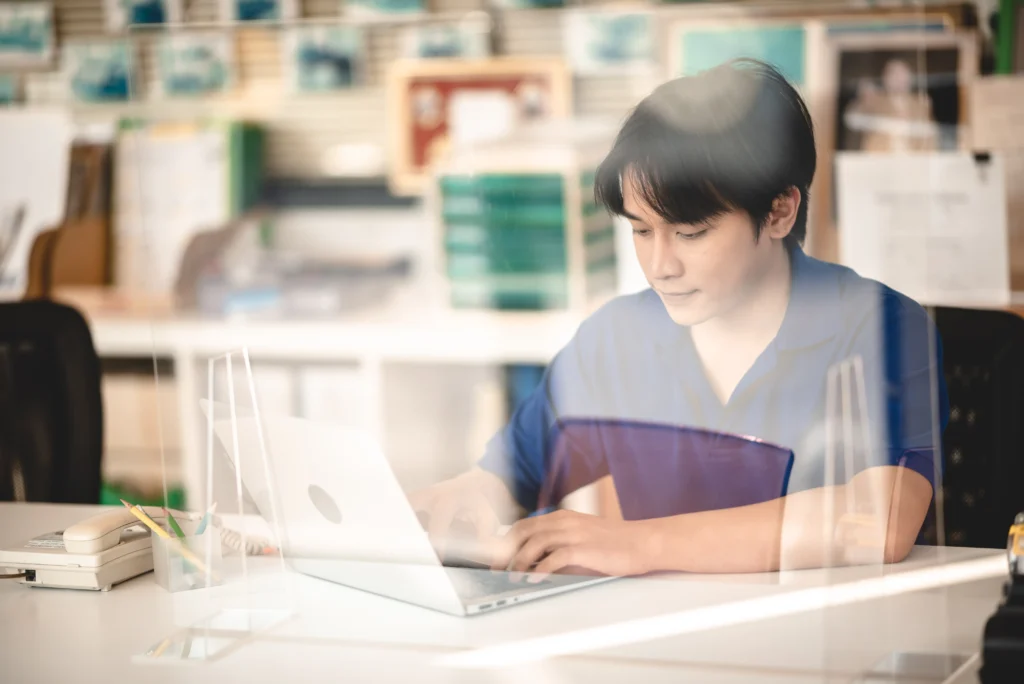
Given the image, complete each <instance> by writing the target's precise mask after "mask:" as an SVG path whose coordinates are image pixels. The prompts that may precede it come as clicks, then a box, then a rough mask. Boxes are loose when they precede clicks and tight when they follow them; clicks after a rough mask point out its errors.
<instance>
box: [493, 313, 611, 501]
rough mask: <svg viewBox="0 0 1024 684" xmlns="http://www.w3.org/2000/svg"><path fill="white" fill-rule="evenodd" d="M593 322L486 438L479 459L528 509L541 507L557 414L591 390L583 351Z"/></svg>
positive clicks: (567, 347) (559, 354)
mask: <svg viewBox="0 0 1024 684" xmlns="http://www.w3.org/2000/svg"><path fill="white" fill-rule="evenodd" d="M588 333H589V326H588V325H587V323H584V324H583V325H582V326H581V327H580V329H579V331H578V332H577V333H576V336H575V337H574V338H573V339H572V341H571V342H570V343H569V344H568V345H567V346H566V347H565V348H563V349H562V350H561V351H560V352H559V353H558V355H557V356H555V358H554V360H553V361H552V362H551V364H550V365H549V366H548V368H547V369H546V370H545V372H544V376H543V378H542V379H541V382H540V384H539V385H538V386H537V388H536V389H535V390H534V391H533V392H532V393H531V394H530V396H529V397H528V398H527V399H526V400H525V401H523V402H522V403H521V404H520V405H519V406H518V407H517V408H516V409H515V412H514V413H513V414H512V417H511V419H510V420H509V422H508V423H507V424H506V425H505V427H504V428H503V429H502V430H500V431H499V432H498V433H497V434H496V435H494V436H493V437H492V438H491V440H490V441H489V442H488V444H487V446H486V448H485V450H484V456H483V457H482V458H481V459H480V461H479V462H478V463H477V465H478V466H480V467H481V468H482V469H484V470H486V471H488V472H491V473H494V474H495V475H497V476H498V477H499V478H501V479H502V481H503V482H504V483H505V485H506V486H507V487H508V489H509V491H510V492H512V495H513V496H514V497H515V499H516V501H517V502H518V503H519V505H520V506H522V507H523V508H524V509H525V510H526V511H527V512H533V511H536V509H537V504H538V500H539V499H540V495H541V490H542V488H543V487H544V484H545V480H546V478H547V475H548V473H549V472H550V470H551V452H552V448H553V441H554V438H555V436H556V435H557V428H558V425H559V420H560V418H561V417H563V413H564V410H565V409H566V407H567V406H569V405H572V404H575V405H577V406H578V405H579V399H580V398H583V397H586V396H587V395H588V392H589V380H588V373H587V372H586V368H587V367H588V365H589V364H588V361H587V359H588V358H589V357H590V356H592V353H593V352H591V353H589V354H588V353H586V352H584V349H585V348H586V338H587V336H588Z"/></svg>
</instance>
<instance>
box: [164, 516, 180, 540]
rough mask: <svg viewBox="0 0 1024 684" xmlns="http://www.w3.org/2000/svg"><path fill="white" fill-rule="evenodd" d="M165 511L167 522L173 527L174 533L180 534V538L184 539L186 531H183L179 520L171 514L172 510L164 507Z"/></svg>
mask: <svg viewBox="0 0 1024 684" xmlns="http://www.w3.org/2000/svg"><path fill="white" fill-rule="evenodd" d="M164 513H166V514H167V522H168V524H169V525H170V526H171V529H172V530H174V534H176V535H177V536H178V539H184V538H185V533H184V532H182V531H181V526H180V525H179V524H178V521H177V520H175V519H174V516H173V515H171V512H170V511H169V510H167V509H166V508H164Z"/></svg>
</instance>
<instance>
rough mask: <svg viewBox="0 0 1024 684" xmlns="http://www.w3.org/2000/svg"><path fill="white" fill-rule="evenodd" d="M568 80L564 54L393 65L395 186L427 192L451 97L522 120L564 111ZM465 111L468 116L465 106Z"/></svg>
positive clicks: (442, 146) (444, 139)
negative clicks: (562, 58)
mask: <svg viewBox="0 0 1024 684" xmlns="http://www.w3.org/2000/svg"><path fill="white" fill-rule="evenodd" d="M571 84H572V79H571V75H570V73H569V70H568V69H567V68H566V66H565V63H564V62H563V61H562V60H560V59H551V58H540V57H538V58H510V57H508V58H506V57H503V58H492V59H488V60H479V61H463V60H441V59H435V60H416V61H409V60H406V61H400V62H396V63H394V64H392V66H391V69H390V71H389V73H388V108H387V112H388V116H389V117H390V118H389V133H390V136H389V137H390V140H391V141H392V145H391V160H390V174H389V179H390V185H391V189H392V192H395V193H396V194H402V195H412V194H417V193H419V192H422V190H423V187H424V185H425V183H426V180H427V174H428V172H429V167H430V164H431V162H432V161H433V159H435V158H437V157H438V156H439V155H440V154H443V153H444V151H445V150H446V149H447V147H448V145H449V144H450V135H451V133H452V131H450V130H449V124H450V123H451V121H452V112H453V102H455V101H460V100H461V101H462V102H467V101H470V100H475V101H476V104H478V105H479V107H480V109H481V111H486V112H487V116H486V117H485V118H491V117H496V116H504V115H506V114H508V113H509V111H512V112H514V117H515V119H516V120H517V121H530V120H536V119H543V118H548V117H552V118H557V117H564V116H567V115H568V114H569V111H570V107H571V102H572V99H571V91H572V86H571ZM499 100H500V101H499ZM460 111H461V112H462V114H460V116H464V115H465V109H460Z"/></svg>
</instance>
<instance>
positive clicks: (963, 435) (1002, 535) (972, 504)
mask: <svg viewBox="0 0 1024 684" xmlns="http://www.w3.org/2000/svg"><path fill="white" fill-rule="evenodd" d="M930 313H931V315H932V317H933V319H934V320H935V324H936V326H937V328H938V330H939V334H940V335H941V337H942V347H943V359H942V362H943V363H942V370H943V373H944V374H945V378H946V386H947V390H948V392H949V407H950V415H949V424H948V425H947V427H946V430H945V432H944V433H943V436H942V456H943V463H942V493H943V502H944V521H943V523H944V532H945V543H946V544H947V545H949V546H971V547H979V548H990V549H998V548H1003V546H1004V545H1005V544H1006V530H1007V529H1009V527H1010V525H1011V524H1012V523H1013V517H1014V516H1015V515H1016V514H1017V512H1018V511H1022V510H1024V485H1022V483H1024V457H1022V456H1021V452H1020V449H1021V446H1022V445H1024V420H1022V416H1024V319H1022V318H1021V317H1020V316H1018V315H1016V314H1013V313H1010V312H1007V311H1000V310H979V309H956V308H949V307H936V308H933V309H931V310H930ZM923 537H924V540H925V542H926V543H929V544H936V543H938V541H939V535H938V529H937V526H936V518H935V516H934V511H932V512H930V513H929V516H928V519H927V522H926V525H925V529H924V530H923ZM1020 681H1022V682H1024V676H1022V678H1021V680H1020Z"/></svg>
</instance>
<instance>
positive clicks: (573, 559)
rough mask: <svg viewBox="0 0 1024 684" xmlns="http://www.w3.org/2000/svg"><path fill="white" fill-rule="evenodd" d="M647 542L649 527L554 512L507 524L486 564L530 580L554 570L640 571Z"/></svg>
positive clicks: (645, 564)
mask: <svg viewBox="0 0 1024 684" xmlns="http://www.w3.org/2000/svg"><path fill="white" fill-rule="evenodd" d="M652 543H653V537H652V535H651V532H650V528H649V526H647V525H645V523H644V522H639V521H638V522H630V521H623V520H611V519H608V518H602V517H599V516H595V515H586V514H583V513H575V512H573V511H556V512H555V513H549V514H547V515H540V516H537V517H534V518H527V519H525V520H521V521H519V522H517V523H516V524H515V525H513V526H512V529H510V530H509V531H508V534H507V535H505V538H504V540H503V542H502V544H500V546H499V551H498V553H497V554H496V556H495V558H494V560H493V561H492V566H491V567H492V568H493V569H495V570H506V569H507V570H510V571H513V572H530V573H531V574H530V576H529V578H528V581H530V582H539V581H541V580H542V579H544V577H545V576H546V575H548V574H550V573H554V572H559V571H562V572H571V573H572V574H596V575H611V576H616V577H621V576H626V575H642V574H644V573H646V572H649V571H650V570H651V567H650V560H651V553H650V548H651V545H652ZM534 566H536V567H534Z"/></svg>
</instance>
